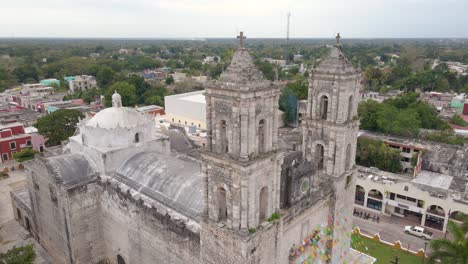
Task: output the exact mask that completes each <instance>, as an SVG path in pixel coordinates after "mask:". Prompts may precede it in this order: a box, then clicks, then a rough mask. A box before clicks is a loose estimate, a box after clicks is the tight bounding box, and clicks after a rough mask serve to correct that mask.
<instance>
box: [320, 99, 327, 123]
mask: <svg viewBox="0 0 468 264" xmlns="http://www.w3.org/2000/svg"><path fill="white" fill-rule="evenodd" d="M327 114H328V97H327V96H326V95H323V96H322V97H320V119H322V120H327Z"/></svg>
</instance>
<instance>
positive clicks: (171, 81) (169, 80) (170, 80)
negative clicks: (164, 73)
mask: <svg viewBox="0 0 468 264" xmlns="http://www.w3.org/2000/svg"><path fill="white" fill-rule="evenodd" d="M165 83H166V84H167V85H171V84H173V83H174V77H172V75H169V76H168V77H167V78H166V81H165Z"/></svg>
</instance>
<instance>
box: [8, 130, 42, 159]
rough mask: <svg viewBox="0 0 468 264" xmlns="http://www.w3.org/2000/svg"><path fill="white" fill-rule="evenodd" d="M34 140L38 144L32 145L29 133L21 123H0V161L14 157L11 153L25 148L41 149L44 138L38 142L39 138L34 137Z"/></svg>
mask: <svg viewBox="0 0 468 264" xmlns="http://www.w3.org/2000/svg"><path fill="white" fill-rule="evenodd" d="M35 140H36V143H37V144H38V145H36V146H35V147H34V146H33V141H32V137H31V134H28V133H26V132H25V129H24V126H23V124H21V123H10V124H3V125H0V156H1V159H2V162H5V161H9V160H12V159H14V158H13V155H14V154H15V153H17V152H20V151H22V150H24V149H26V148H30V149H33V148H34V149H37V150H41V149H42V150H43V148H44V139H43V138H42V142H40V139H39V138H37V137H36V138H35ZM41 146H42V148H41Z"/></svg>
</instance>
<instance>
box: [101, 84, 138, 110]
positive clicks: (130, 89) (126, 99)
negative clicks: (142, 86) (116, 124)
mask: <svg viewBox="0 0 468 264" xmlns="http://www.w3.org/2000/svg"><path fill="white" fill-rule="evenodd" d="M116 91H117V93H119V94H120V96H121V97H122V106H130V107H131V106H135V105H136V103H137V101H136V100H137V96H136V88H135V86H134V85H132V84H129V83H128V82H125V81H122V82H116V83H114V84H113V85H111V86H109V88H107V90H106V92H105V95H104V96H105V105H106V106H107V107H109V106H112V95H113V94H114V92H116Z"/></svg>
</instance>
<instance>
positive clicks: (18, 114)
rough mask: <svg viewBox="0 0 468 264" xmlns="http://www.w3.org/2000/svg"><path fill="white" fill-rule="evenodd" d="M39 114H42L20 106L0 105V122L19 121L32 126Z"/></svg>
mask: <svg viewBox="0 0 468 264" xmlns="http://www.w3.org/2000/svg"><path fill="white" fill-rule="evenodd" d="M41 116H43V114H41V113H39V112H36V111H33V110H31V109H26V108H23V107H20V106H15V105H13V106H11V105H6V106H1V107H0V124H9V123H16V122H19V123H22V124H24V125H25V126H32V125H33V124H34V122H36V120H37V119H38V118H39V117H41Z"/></svg>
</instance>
